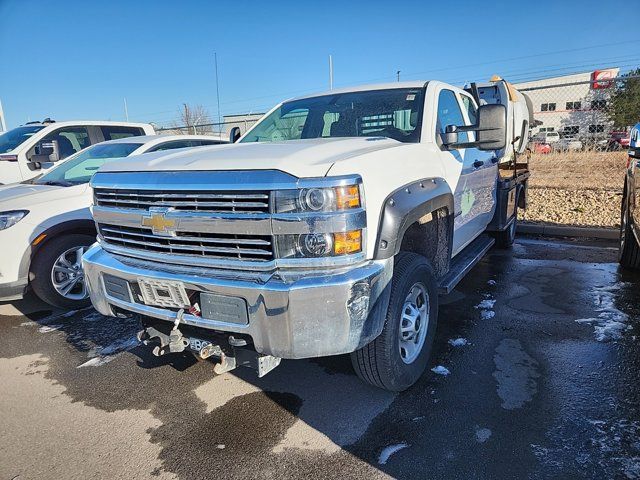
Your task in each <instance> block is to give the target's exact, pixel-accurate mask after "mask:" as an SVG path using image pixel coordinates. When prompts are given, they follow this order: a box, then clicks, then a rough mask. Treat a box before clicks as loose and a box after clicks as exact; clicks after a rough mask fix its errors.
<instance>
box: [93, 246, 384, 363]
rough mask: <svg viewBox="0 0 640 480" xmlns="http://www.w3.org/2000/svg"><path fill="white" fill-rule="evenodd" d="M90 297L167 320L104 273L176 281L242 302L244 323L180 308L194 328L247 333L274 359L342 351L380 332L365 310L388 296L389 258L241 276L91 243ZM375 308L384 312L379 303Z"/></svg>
mask: <svg viewBox="0 0 640 480" xmlns="http://www.w3.org/2000/svg"><path fill="white" fill-rule="evenodd" d="M83 267H84V273H85V278H86V282H87V286H88V288H89V292H90V294H91V301H92V303H93V305H94V307H95V308H96V310H98V311H99V312H100V313H102V314H103V315H111V316H115V315H116V310H115V309H114V308H117V309H122V310H125V311H128V312H133V313H137V314H140V315H144V316H148V317H152V318H157V319H160V320H165V321H168V322H174V321H175V319H176V318H177V313H176V312H175V311H174V310H171V309H166V308H163V307H157V306H150V305H145V304H143V303H141V302H139V301H136V300H134V299H133V297H131V298H130V299H129V300H128V301H126V300H123V299H121V298H115V297H114V296H111V295H109V294H108V293H107V290H106V289H105V284H104V275H105V274H108V275H112V276H113V277H117V278H119V279H124V280H126V281H127V282H128V283H129V284H130V285H135V284H137V282H138V279H140V278H142V279H151V280H158V281H178V282H182V283H183V285H184V287H185V288H186V289H187V290H190V291H196V292H207V293H213V294H218V295H226V296H229V297H235V298H242V299H244V300H245V301H246V305H247V313H248V323H246V324H244V325H240V324H235V323H229V322H223V321H219V320H214V319H205V318H202V317H200V316H196V315H191V314H185V315H184V316H183V323H185V324H187V325H191V326H194V327H200V328H204V329H209V330H213V331H216V332H229V333H238V334H245V335H249V336H250V337H251V338H252V340H253V344H254V347H255V349H256V351H257V352H258V353H262V354H265V355H273V356H275V357H281V358H309V357H322V356H328V355H337V354H342V353H349V352H352V351H354V350H356V349H358V348H360V347H361V346H363V345H366V344H367V343H369V342H370V341H371V340H373V339H374V338H375V337H376V336H378V335H379V334H380V332H381V331H382V328H383V325H384V314H382V315H369V312H370V311H371V310H372V309H373V306H374V305H375V304H376V302H377V301H378V300H380V301H383V302H386V301H388V292H389V289H390V288H391V276H392V271H393V259H388V260H382V261H368V262H365V263H363V264H360V265H358V266H356V267H352V268H347V269H344V268H343V269H340V270H335V269H334V270H324V271H313V272H307V273H296V274H287V275H285V274H284V273H280V274H275V273H271V274H268V275H266V276H265V275H260V274H256V275H257V276H254V277H249V276H244V275H238V274H234V272H229V271H223V272H216V271H213V270H205V269H199V268H191V269H190V268H188V267H183V268H182V271H177V270H176V269H175V268H174V267H168V266H167V265H160V264H150V263H147V262H144V263H143V262H140V261H138V260H134V259H130V258H126V257H121V256H115V255H112V254H110V253H108V252H106V251H105V250H103V249H102V247H100V246H98V245H95V246H93V247H92V248H91V249H90V250H88V251H87V252H86V253H85V255H84V257H83ZM384 307H385V308H384V309H383V311H384V312H386V305H385V306H384Z"/></svg>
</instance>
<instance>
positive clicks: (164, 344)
mask: <svg viewBox="0 0 640 480" xmlns="http://www.w3.org/2000/svg"><path fill="white" fill-rule="evenodd" d="M183 315H184V310H182V309H181V310H179V311H178V315H177V317H176V320H175V322H174V323H173V328H172V329H171V331H170V332H169V334H166V333H163V332H162V331H160V330H159V329H157V328H155V326H153V325H147V324H145V321H144V319H143V322H142V324H143V329H142V330H141V331H140V332H138V335H137V337H138V340H139V341H140V342H142V343H143V344H145V345H148V346H153V351H152V352H153V354H154V355H155V356H156V357H161V356H163V355H165V354H167V353H179V352H184V351H185V350H187V351H190V352H191V353H193V354H194V355H195V356H196V357H198V358H199V359H201V360H207V359H209V358H211V359H212V360H214V362H215V366H214V367H213V370H214V372H216V373H217V374H221V373H225V372H229V371H231V370H233V369H235V368H236V367H238V366H244V367H251V368H254V369H255V370H256V371H257V372H258V377H262V376H264V375H266V374H267V373H269V372H270V371H271V370H273V369H274V368H276V367H277V366H278V365H280V361H281V358H279V357H273V356H271V355H262V354H260V353H258V352H256V351H254V350H251V349H249V348H243V347H247V341H246V340H244V339H239V338H235V337H233V336H231V335H230V336H229V337H228V339H227V343H228V345H229V346H228V348H225V349H224V350H223V348H222V346H221V345H218V344H216V343H213V341H209V340H203V339H200V338H196V337H194V336H191V337H187V336H185V335H184V334H183V333H182V332H181V331H180V329H179V328H178V326H179V325H180V323H181V322H182V318H183ZM203 336H206V335H203ZM222 343H224V342H222Z"/></svg>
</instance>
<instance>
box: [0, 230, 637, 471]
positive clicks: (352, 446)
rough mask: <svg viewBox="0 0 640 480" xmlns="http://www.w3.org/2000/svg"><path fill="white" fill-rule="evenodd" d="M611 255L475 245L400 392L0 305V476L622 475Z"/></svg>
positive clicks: (325, 366) (628, 278) (629, 366)
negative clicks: (165, 345)
mask: <svg viewBox="0 0 640 480" xmlns="http://www.w3.org/2000/svg"><path fill="white" fill-rule="evenodd" d="M614 247H615V246H614V245H611V244H610V243H603V242H584V241H570V240H552V241H550V240H536V239H532V238H521V239H519V240H518V243H517V244H516V245H515V247H514V248H513V250H511V251H506V252H505V251H499V250H492V251H491V253H490V254H489V255H488V256H487V257H486V258H485V259H484V260H483V261H482V262H481V263H480V264H479V265H478V266H477V267H476V268H475V269H474V270H473V271H472V272H471V273H470V275H469V276H468V277H467V278H466V279H465V280H463V282H462V283H461V284H460V285H459V286H458V288H457V289H456V290H455V291H454V292H453V293H452V294H451V295H450V296H448V297H446V298H443V299H441V302H442V303H443V305H442V306H441V309H440V319H439V326H438V334H437V338H436V344H435V347H434V354H433V357H432V362H431V364H430V366H429V369H430V370H429V371H427V372H426V373H425V375H424V376H423V378H422V379H421V380H420V381H419V382H418V384H417V385H415V386H414V387H413V388H411V389H410V390H409V391H407V392H405V393H402V394H399V395H396V394H391V393H388V392H384V391H381V390H376V389H374V388H371V387H368V386H366V385H364V384H362V383H361V382H360V381H359V380H358V379H357V377H356V376H355V375H354V374H353V373H352V371H351V367H350V363H349V360H348V358H345V357H332V358H325V359H317V360H309V361H284V362H283V363H282V365H281V366H280V367H279V368H278V369H276V370H275V371H273V372H272V373H270V374H269V375H267V376H266V377H264V378H262V379H258V378H257V377H256V375H255V374H254V372H253V371H251V370H240V369H239V370H236V371H234V372H231V373H228V374H225V375H222V376H216V375H215V374H214V373H213V368H212V366H211V365H210V364H209V363H207V362H197V361H196V360H195V359H192V358H190V357H183V356H169V357H165V358H162V359H158V358H155V357H153V356H152V355H150V352H149V351H148V350H147V349H146V348H145V347H142V346H138V345H137V344H136V342H135V340H133V335H134V334H135V332H136V330H137V325H136V324H135V322H133V321H130V320H115V319H107V318H104V317H102V316H100V315H99V314H97V313H95V312H94V311H93V310H91V309H86V310H83V311H78V312H72V313H62V312H50V311H47V309H46V307H45V306H43V305H41V304H38V303H34V302H32V301H27V302H21V303H20V304H17V305H16V306H8V305H4V306H0V315H1V316H0V335H1V338H2V340H3V341H2V343H1V344H0V385H1V387H0V388H2V395H0V418H2V421H0V478H1V479H4V478H14V477H16V476H18V478H20V479H27V478H39V479H40V478H52V479H53V478H147V477H149V476H157V477H160V478H205V477H214V476H223V477H224V478H278V479H280V478H301V477H310V476H315V477H321V478H336V479H337V478H367V479H372V478H381V477H385V476H391V477H397V478H464V479H469V478H490V479H494V478H640V436H639V434H640V387H638V385H639V383H640V373H639V372H640V368H639V363H640V345H639V341H638V335H639V334H640V322H639V319H640V302H639V301H638V300H639V297H640V293H639V290H638V288H637V287H636V285H640V283H638V282H640V277H638V276H635V275H629V274H626V273H621V272H619V271H618V267H617V264H616V263H615V260H616V250H615V248H614ZM21 312H26V313H24V314H23V313H21ZM431 369H434V370H435V371H432V370H431ZM435 372H439V373H435Z"/></svg>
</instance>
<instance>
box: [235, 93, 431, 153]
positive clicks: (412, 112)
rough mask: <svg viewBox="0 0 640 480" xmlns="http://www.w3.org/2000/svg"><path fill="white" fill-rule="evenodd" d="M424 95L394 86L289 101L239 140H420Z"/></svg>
mask: <svg viewBox="0 0 640 480" xmlns="http://www.w3.org/2000/svg"><path fill="white" fill-rule="evenodd" d="M423 93H424V90H423V89H421V88H394V89H388V90H369V91H364V92H347V93H336V94H330V95H323V96H321V97H310V98H303V99H300V100H293V101H290V102H285V103H283V104H282V105H281V106H280V107H278V108H277V109H276V110H274V111H273V112H272V113H271V114H270V115H269V116H267V117H266V118H265V119H264V120H262V121H261V122H259V123H258V124H257V125H256V126H255V127H254V128H253V129H252V130H251V131H250V132H248V133H247V135H246V136H245V137H244V138H243V139H242V140H241V142H245V143H246V142H280V141H285V140H299V139H305V138H336V137H388V138H393V139H395V140H398V141H400V142H418V141H420V125H421V123H422V106H423V103H424V102H423Z"/></svg>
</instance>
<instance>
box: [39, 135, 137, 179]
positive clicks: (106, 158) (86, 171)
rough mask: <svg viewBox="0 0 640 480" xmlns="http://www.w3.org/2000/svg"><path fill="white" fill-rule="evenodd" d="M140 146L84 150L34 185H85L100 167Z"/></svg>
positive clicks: (112, 146)
mask: <svg viewBox="0 0 640 480" xmlns="http://www.w3.org/2000/svg"><path fill="white" fill-rule="evenodd" d="M141 145H142V144H141V143H112V144H107V145H101V144H98V145H94V146H93V147H89V148H85V149H84V150H82V151H80V152H78V153H76V154H75V155H72V156H70V157H69V158H68V159H67V160H65V161H64V162H63V163H61V164H60V165H58V166H57V167H55V168H53V169H51V170H50V171H49V172H48V173H46V174H45V175H43V176H42V177H40V178H38V179H37V180H35V181H34V183H38V184H49V185H63V186H68V185H79V184H81V183H87V182H88V181H89V180H91V177H92V176H93V174H94V173H96V171H97V170H98V169H99V168H100V167H101V166H102V165H104V164H105V163H107V162H111V161H113V160H116V159H118V158H122V157H127V156H129V155H130V154H131V152H133V151H134V150H136V149H137V148H140V146H141Z"/></svg>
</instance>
